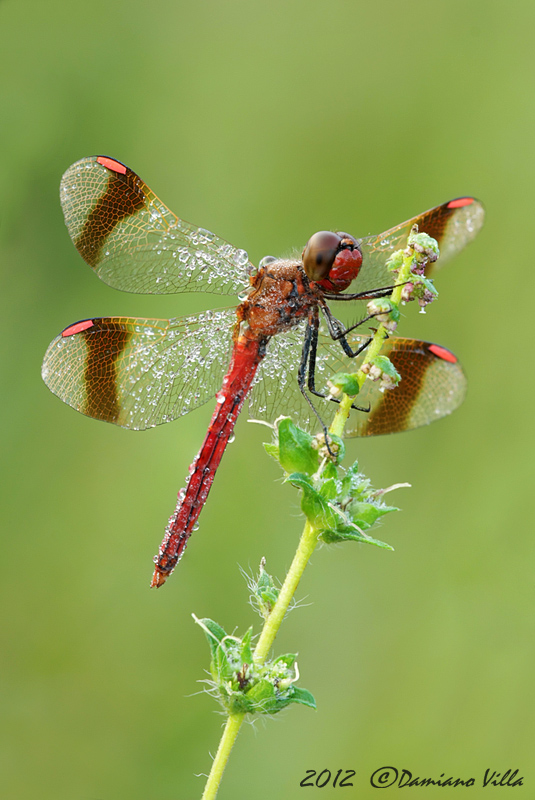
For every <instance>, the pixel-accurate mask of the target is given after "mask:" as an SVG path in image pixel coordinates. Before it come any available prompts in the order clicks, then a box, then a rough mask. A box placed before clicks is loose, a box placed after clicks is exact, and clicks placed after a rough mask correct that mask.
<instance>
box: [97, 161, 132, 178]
mask: <svg viewBox="0 0 535 800" xmlns="http://www.w3.org/2000/svg"><path fill="white" fill-rule="evenodd" d="M97 162H98V163H99V164H102V166H103V167H106V168H107V169H111V171H112V172H120V173H121V175H126V170H127V169H128V167H125V165H124V164H121V162H120V161H116V160H115V159H114V158H108V157H107V156H97Z"/></svg>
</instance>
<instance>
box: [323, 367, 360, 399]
mask: <svg viewBox="0 0 535 800" xmlns="http://www.w3.org/2000/svg"><path fill="white" fill-rule="evenodd" d="M329 382H330V383H332V384H334V386H336V387H337V388H338V389H340V391H342V392H343V393H344V394H347V395H349V396H350V397H355V396H356V395H357V394H358V393H359V392H360V386H359V382H358V380H357V376H356V375H352V374H349V373H347V372H337V373H336V375H333V377H332V378H329Z"/></svg>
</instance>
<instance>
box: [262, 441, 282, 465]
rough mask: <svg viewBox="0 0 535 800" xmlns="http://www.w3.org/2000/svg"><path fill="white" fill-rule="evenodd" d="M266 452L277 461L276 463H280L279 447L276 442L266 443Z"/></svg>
mask: <svg viewBox="0 0 535 800" xmlns="http://www.w3.org/2000/svg"><path fill="white" fill-rule="evenodd" d="M264 450H265V451H266V453H267V454H268V456H271V457H272V458H274V459H275V461H279V463H280V460H279V445H278V444H275V443H274V442H264Z"/></svg>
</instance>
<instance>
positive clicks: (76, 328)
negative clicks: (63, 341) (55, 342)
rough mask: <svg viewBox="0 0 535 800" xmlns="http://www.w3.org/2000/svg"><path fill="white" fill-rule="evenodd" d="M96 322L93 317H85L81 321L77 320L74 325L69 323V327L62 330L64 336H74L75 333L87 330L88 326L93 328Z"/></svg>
mask: <svg viewBox="0 0 535 800" xmlns="http://www.w3.org/2000/svg"><path fill="white" fill-rule="evenodd" d="M94 324H95V323H94V322H93V320H92V319H84V320H82V321H81V322H75V323H74V325H69V327H68V328H65V330H64V331H62V334H61V335H62V336H63V337H65V336H74V334H75V333H81V332H82V331H86V330H87V329H88V328H92V327H93V325H94Z"/></svg>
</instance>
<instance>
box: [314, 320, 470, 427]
mask: <svg viewBox="0 0 535 800" xmlns="http://www.w3.org/2000/svg"><path fill="white" fill-rule="evenodd" d="M365 338H366V337H362V336H355V335H350V336H349V337H348V340H349V342H350V344H351V346H352V348H353V349H356V348H357V347H358V344H359V343H360V342H362V341H364V340H365ZM322 344H323V346H322V347H321V353H320V357H322V358H324V359H325V362H326V363H327V364H328V366H329V369H334V371H335V372H355V371H356V370H357V369H359V368H360V366H361V365H362V363H363V362H364V358H365V351H364V353H363V354H361V355H360V356H358V357H357V358H355V359H349V358H347V357H346V356H345V354H344V353H343V352H342V350H341V348H339V345H338V344H337V343H336V342H333V341H328V340H327V338H326V337H325V340H324V341H323V342H322ZM318 349H319V350H320V348H318ZM381 355H384V356H388V358H389V359H390V361H391V362H392V364H393V365H394V367H395V368H396V369H397V371H398V372H399V374H400V375H401V381H400V382H399V384H398V385H397V386H396V387H395V388H394V389H386V390H385V391H384V392H382V391H381V389H380V388H379V384H378V383H377V382H374V381H371V380H370V379H367V380H366V381H365V383H364V385H363V387H362V389H361V391H360V393H359V394H358V395H357V397H356V398H355V401H354V402H355V404H356V405H358V406H361V407H362V408H368V407H369V408H370V410H369V412H368V413H364V412H360V411H354V410H352V411H351V414H350V416H349V420H348V422H347V424H346V428H345V432H344V436H345V437H346V438H351V437H353V436H376V435H379V434H383V433H398V432H400V431H407V430H412V429H413V428H419V427H420V426H422V425H429V424H430V423H431V422H434V421H435V420H437V419H440V418H441V417H445V416H447V415H448V414H451V413H452V411H455V409H456V408H458V407H459V406H460V405H461V403H462V402H463V400H464V397H465V394H466V378H465V375H464V372H463V370H462V367H461V365H460V364H459V361H458V360H457V357H456V356H455V355H454V354H453V353H452V352H451V351H450V350H448V349H446V348H445V347H442V346H441V345H437V344H433V343H432V342H423V341H421V340H419V339H406V338H404V337H401V336H392V337H390V339H387V340H386V342H384V344H383V347H382V349H381Z"/></svg>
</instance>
